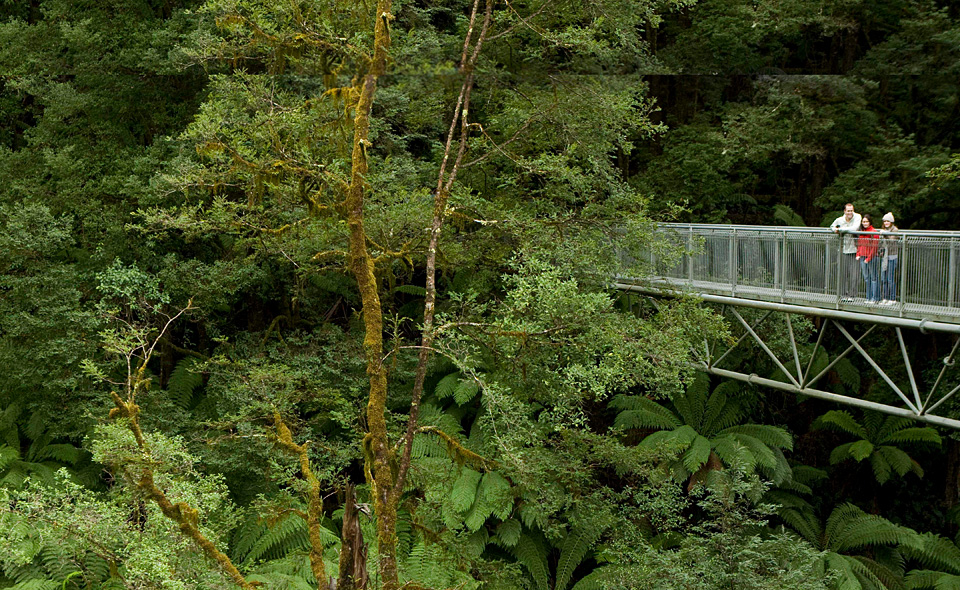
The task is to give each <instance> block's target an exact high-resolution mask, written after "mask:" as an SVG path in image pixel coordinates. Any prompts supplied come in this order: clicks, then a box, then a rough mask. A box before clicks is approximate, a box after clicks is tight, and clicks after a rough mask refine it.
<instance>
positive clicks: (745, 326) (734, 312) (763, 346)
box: [730, 309, 800, 387]
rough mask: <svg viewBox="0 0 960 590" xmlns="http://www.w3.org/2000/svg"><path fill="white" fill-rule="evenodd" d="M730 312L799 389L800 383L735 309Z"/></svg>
mask: <svg viewBox="0 0 960 590" xmlns="http://www.w3.org/2000/svg"><path fill="white" fill-rule="evenodd" d="M730 311H732V312H733V315H735V316H737V319H738V320H740V323H741V324H743V327H744V328H746V329H747V331H748V332H750V335H751V336H753V339H754V340H756V341H757V344H759V345H760V348H762V349H763V351H764V352H765V353H767V356H769V357H770V358H771V359H773V362H774V363H776V365H777V367H779V368H780V370H781V371H783V374H784V375H786V377H787V379H789V380H790V382H791V383H793V384H794V385H796V386H797V387H800V383H799V382H798V381H797V380H796V379H794V378H793V375H791V374H790V371H788V370H787V368H786V367H784V366H783V363H781V362H780V359H778V358H777V355H775V354H773V351H772V350H770V348H769V347H768V346H767V345H766V344H764V342H763V340H762V339H761V338H760V337H759V336H757V333H756V332H754V331H753V328H751V327H750V324H748V323H747V320H745V319H743V316H741V315H740V313H739V312H737V310H736V309H732V310H730Z"/></svg>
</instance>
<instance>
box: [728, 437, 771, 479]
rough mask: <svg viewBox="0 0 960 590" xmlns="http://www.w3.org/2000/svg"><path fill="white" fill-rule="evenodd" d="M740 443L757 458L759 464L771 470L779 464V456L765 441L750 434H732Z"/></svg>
mask: <svg viewBox="0 0 960 590" xmlns="http://www.w3.org/2000/svg"><path fill="white" fill-rule="evenodd" d="M730 436H732V437H733V438H734V439H735V440H736V441H737V442H738V443H740V444H741V445H743V446H744V447H746V448H747V450H749V451H750V452H751V453H753V456H754V457H756V459H757V464H758V465H760V466H761V467H763V468H765V469H769V470H773V469H775V468H776V466H777V456H776V455H775V454H774V453H773V450H771V449H770V447H768V446H767V445H765V444H763V441H761V440H759V439H756V438H754V437H752V436H750V435H749V434H742V433H733V434H730Z"/></svg>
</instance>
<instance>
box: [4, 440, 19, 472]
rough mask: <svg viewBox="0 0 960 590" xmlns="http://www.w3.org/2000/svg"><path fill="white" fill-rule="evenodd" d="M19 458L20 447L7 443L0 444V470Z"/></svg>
mask: <svg viewBox="0 0 960 590" xmlns="http://www.w3.org/2000/svg"><path fill="white" fill-rule="evenodd" d="M19 459H20V449H16V448H14V447H11V446H9V445H0V472H2V471H3V470H4V469H6V468H7V467H8V466H9V465H10V464H11V463H13V462H14V461H17V460H19Z"/></svg>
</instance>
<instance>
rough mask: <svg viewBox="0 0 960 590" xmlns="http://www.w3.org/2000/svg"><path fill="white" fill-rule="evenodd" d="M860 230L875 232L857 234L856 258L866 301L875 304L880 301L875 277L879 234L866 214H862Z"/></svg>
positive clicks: (878, 285) (878, 286)
mask: <svg viewBox="0 0 960 590" xmlns="http://www.w3.org/2000/svg"><path fill="white" fill-rule="evenodd" d="M860 231H863V232H873V234H875V235H870V234H860V235H859V236H857V260H859V261H860V273H861V274H862V275H863V282H864V284H865V285H866V287H867V295H866V296H867V303H873V304H876V303H880V281H879V279H878V277H877V249H878V246H879V245H880V234H879V233H878V232H877V230H876V229H875V228H874V227H873V224H871V223H870V216H869V215H867V214H864V215H863V218H862V219H861V221H860Z"/></svg>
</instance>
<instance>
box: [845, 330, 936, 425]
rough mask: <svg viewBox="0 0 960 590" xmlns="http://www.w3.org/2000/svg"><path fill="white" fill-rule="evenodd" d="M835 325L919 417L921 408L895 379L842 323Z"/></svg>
mask: <svg viewBox="0 0 960 590" xmlns="http://www.w3.org/2000/svg"><path fill="white" fill-rule="evenodd" d="M833 325H834V326H836V327H837V329H838V330H840V332H841V333H843V335H844V336H846V337H847V340H849V341H850V344H853V345H854V346H855V347H856V348H857V351H858V352H859V353H860V354H861V356H863V358H864V359H866V361H867V362H868V363H870V366H871V367H873V370H874V371H876V372H877V374H878V375H880V377H881V378H882V379H883V380H884V381H886V382H887V385H889V386H890V389H892V390H893V391H894V393H896V394H897V395H898V396H900V399H902V400H903V403H905V404H907V407H908V408H910V409H911V410H913V413H914V414H917V415H919V414H920V408H918V407H916V406H914V405H913V402H911V401H910V400H909V399H907V396H906V395H904V394H903V392H902V391H900V388H899V387H897V384H896V383H894V382H893V379H891V378H890V377H888V376H887V374H886V373H885V372H884V370H883V369H881V368H880V365H878V364H877V362H876V361H875V360H873V357H871V356H870V355H869V354H868V353H867V351H866V350H864V349H863V347H862V346H860V343H859V342H858V341H856V340H854V339H853V336H851V335H850V332H847V330H846V329H845V328H844V327H843V326H841V325H840V322H838V321H836V320H834V322H833Z"/></svg>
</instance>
